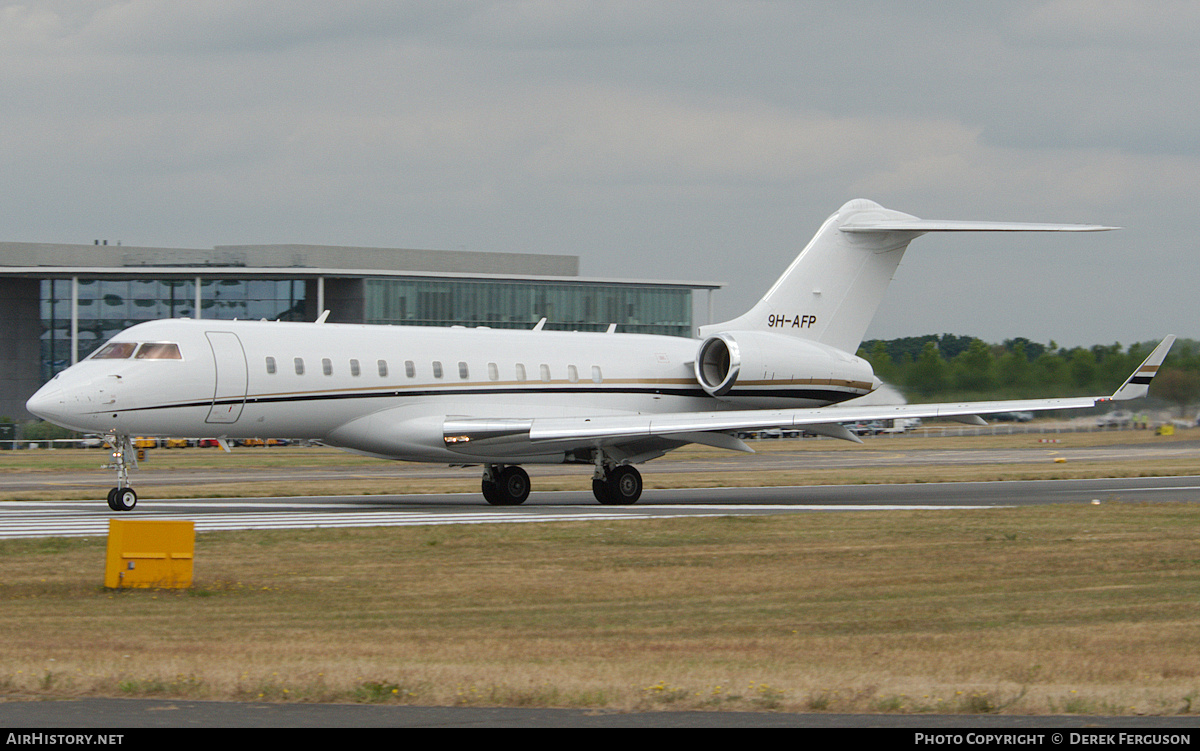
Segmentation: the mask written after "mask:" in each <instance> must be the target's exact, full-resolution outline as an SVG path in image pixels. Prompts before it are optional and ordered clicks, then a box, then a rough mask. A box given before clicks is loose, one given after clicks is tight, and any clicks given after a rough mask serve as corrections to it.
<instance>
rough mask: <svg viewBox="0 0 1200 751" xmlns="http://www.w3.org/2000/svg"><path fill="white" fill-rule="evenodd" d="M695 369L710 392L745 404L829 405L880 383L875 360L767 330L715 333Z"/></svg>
mask: <svg viewBox="0 0 1200 751" xmlns="http://www.w3.org/2000/svg"><path fill="white" fill-rule="evenodd" d="M695 372H696V380H697V381H699V382H700V387H701V388H703V389H704V391H705V392H706V393H707V394H708V395H709V396H712V397H714V398H716V399H720V400H721V401H725V402H736V403H738V404H739V405H742V406H745V407H761V408H772V407H796V406H812V405H816V404H830V403H836V402H841V401H845V400H847V399H853V398H855V397H858V396H863V395H864V394H868V393H870V392H871V391H874V390H875V388H876V387H877V386H878V385H879V381H878V380H877V379H876V378H875V373H874V372H873V371H872V370H871V365H870V363H868V362H867V361H866V360H863V359H862V358H860V357H855V356H854V355H851V354H849V353H848V352H842V351H841V350H838V349H834V348H833V347H830V346H828V345H824V344H820V343H819V342H814V341H810V340H807V339H799V338H797V337H793V336H786V335H783V334H775V333H771V332H765V331H723V332H720V333H718V334H714V335H713V336H710V337H709V338H707V339H705V340H704V341H703V342H702V343H701V344H700V349H699V350H698V351H697V353H696V360H695ZM797 400H801V401H800V402H797Z"/></svg>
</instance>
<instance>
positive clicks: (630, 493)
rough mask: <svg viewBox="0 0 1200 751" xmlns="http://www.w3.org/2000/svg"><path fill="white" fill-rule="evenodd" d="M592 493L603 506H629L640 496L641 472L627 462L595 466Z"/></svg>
mask: <svg viewBox="0 0 1200 751" xmlns="http://www.w3.org/2000/svg"><path fill="white" fill-rule="evenodd" d="M592 495H594V496H596V500H597V501H600V502H601V503H603V504H604V505H605V506H629V505H632V504H634V503H637V500H638V498H641V496H642V473H641V472H638V471H637V469H636V468H634V467H632V466H630V465H628V464H618V465H617V466H615V467H609V468H604V467H602V466H597V467H596V475H595V476H594V477H593V478H592Z"/></svg>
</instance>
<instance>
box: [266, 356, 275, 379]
mask: <svg viewBox="0 0 1200 751" xmlns="http://www.w3.org/2000/svg"><path fill="white" fill-rule="evenodd" d="M267 375H275V358H274V357H268V358H267Z"/></svg>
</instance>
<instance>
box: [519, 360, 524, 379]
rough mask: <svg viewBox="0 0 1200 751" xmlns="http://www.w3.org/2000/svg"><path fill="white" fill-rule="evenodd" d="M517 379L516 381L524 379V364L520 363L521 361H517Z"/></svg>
mask: <svg viewBox="0 0 1200 751" xmlns="http://www.w3.org/2000/svg"><path fill="white" fill-rule="evenodd" d="M517 380H518V381H524V380H525V366H524V365H522V364H521V363H517Z"/></svg>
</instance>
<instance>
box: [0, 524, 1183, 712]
mask: <svg viewBox="0 0 1200 751" xmlns="http://www.w3.org/2000/svg"><path fill="white" fill-rule="evenodd" d="M1198 522H1200V505H1197V504H1162V505H1133V504H1105V505H1102V506H1051V507H1040V508H1031V509H1030V508H1027V509H993V510H986V511H971V512H967V511H938V512H919V511H914V512H900V513H886V514H804V515H788V516H778V517H731V518H719V519H678V520H658V521H654V520H639V521H632V520H631V521H628V522H620V523H611V522H564V523H555V524H544V525H471V526H448V527H431V528H391V529H366V530H312V531H297V532H257V533H251V532H245V533H219V534H217V533H213V534H205V535H201V536H200V537H199V538H198V541H197V564H196V577H197V583H196V586H195V587H194V588H193V589H192V590H191V591H188V592H167V591H159V592H155V591H121V592H113V591H108V590H104V589H103V588H102V587H101V586H100V582H101V580H102V578H103V553H104V551H103V546H104V542H103V540H66V539H55V540H38V541H34V540H31V541H8V542H2V543H0V565H2V566H3V567H4V571H5V575H4V578H3V583H2V584H0V601H2V603H3V604H2V605H0V638H2V640H3V644H4V647H3V649H2V650H0V690H2V691H3V692H4V693H7V694H10V695H12V694H20V695H32V696H80V695H117V696H121V695H124V696H172V697H189V698H234V699H266V700H276V701H389V702H411V703H420V704H503V705H511V706H522V705H525V706H531V705H536V706H575V707H606V708H616V709H655V708H662V709H672V708H678V709H685V708H686V709H694V708H708V709H735V710H749V709H757V710H762V709H781V710H783V709H787V710H804V711H810V710H828V711H869V712H870V711H884V712H933V711H936V712H947V711H948V712H1015V713H1050V712H1055V713H1064V712H1065V713H1081V714H1088V713H1117V714H1132V713H1144V714H1169V713H1179V712H1192V711H1196V707H1194V706H1193V703H1194V702H1195V701H1196V700H1197V698H1198V697H1200V656H1198V652H1197V650H1196V648H1195V645H1196V644H1197V643H1198V641H1200V609H1198V608H1197V601H1198V598H1200V544H1198V543H1200V524H1198Z"/></svg>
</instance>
